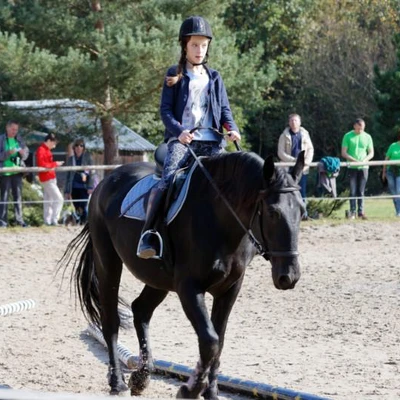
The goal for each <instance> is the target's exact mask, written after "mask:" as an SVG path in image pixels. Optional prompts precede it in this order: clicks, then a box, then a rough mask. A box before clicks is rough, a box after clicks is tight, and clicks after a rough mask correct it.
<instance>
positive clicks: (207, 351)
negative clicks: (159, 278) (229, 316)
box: [177, 281, 219, 399]
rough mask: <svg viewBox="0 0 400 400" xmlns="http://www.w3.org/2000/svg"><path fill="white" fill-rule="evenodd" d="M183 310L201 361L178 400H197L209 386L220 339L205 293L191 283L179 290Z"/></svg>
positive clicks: (183, 283)
mask: <svg viewBox="0 0 400 400" xmlns="http://www.w3.org/2000/svg"><path fill="white" fill-rule="evenodd" d="M177 293H178V296H179V298H180V301H181V304H182V306H183V310H184V311H185V314H186V316H187V317H188V319H189V320H190V322H191V323H192V326H193V328H194V330H195V331H196V334H197V337H198V341H199V350H200V360H199V362H198V363H197V366H196V368H195V371H194V372H193V374H192V376H191V377H190V378H189V380H188V381H187V383H186V384H184V385H182V386H181V387H180V388H179V391H178V394H177V398H181V399H197V398H200V395H201V394H202V393H203V391H204V390H205V389H206V387H207V386H208V374H209V372H210V368H211V366H212V365H213V362H214V358H215V357H216V356H217V355H218V353H219V338H218V334H217V332H216V331H215V329H214V326H213V324H212V322H211V320H210V318H209V316H208V313H207V307H206V304H205V301H204V292H203V291H201V290H199V289H198V288H197V287H196V285H195V284H194V283H193V282H191V281H185V282H181V284H180V285H179V288H178V290H177Z"/></svg>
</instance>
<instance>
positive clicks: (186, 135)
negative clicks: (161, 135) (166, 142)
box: [178, 130, 194, 144]
mask: <svg viewBox="0 0 400 400" xmlns="http://www.w3.org/2000/svg"><path fill="white" fill-rule="evenodd" d="M193 139H194V133H190V131H189V130H185V131H183V132H182V133H181V134H180V135H179V136H178V140H179V141H180V142H181V143H182V144H189V143H190V142H191V141H192V140H193Z"/></svg>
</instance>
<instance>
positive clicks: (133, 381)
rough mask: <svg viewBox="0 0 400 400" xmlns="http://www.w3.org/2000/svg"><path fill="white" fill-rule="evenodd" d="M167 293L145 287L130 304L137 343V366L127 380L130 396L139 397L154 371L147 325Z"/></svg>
mask: <svg viewBox="0 0 400 400" xmlns="http://www.w3.org/2000/svg"><path fill="white" fill-rule="evenodd" d="M167 294H168V291H165V290H158V289H154V288H151V287H149V286H145V287H144V289H143V290H142V293H140V295H139V297H138V298H137V299H135V300H134V301H133V303H132V312H133V322H134V325H135V329H136V335H137V338H138V341H139V365H138V369H137V370H136V371H133V372H132V374H131V377H130V379H129V387H130V389H131V394H132V395H139V394H141V393H142V392H143V390H144V389H145V388H146V387H147V386H148V384H149V381H150V373H151V371H152V370H153V369H154V365H153V356H152V353H151V348H150V341H149V324H150V319H151V317H152V315H153V312H154V310H155V309H156V308H157V307H158V306H159V305H160V304H161V303H162V301H163V300H164V299H165V297H166V296H167Z"/></svg>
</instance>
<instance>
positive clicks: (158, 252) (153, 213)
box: [136, 188, 165, 259]
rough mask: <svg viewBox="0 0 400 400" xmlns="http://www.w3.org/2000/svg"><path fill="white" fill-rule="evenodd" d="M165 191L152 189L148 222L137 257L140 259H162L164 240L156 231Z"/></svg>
mask: <svg viewBox="0 0 400 400" xmlns="http://www.w3.org/2000/svg"><path fill="white" fill-rule="evenodd" d="M164 193H165V191H164V190H160V189H158V188H153V189H151V193H150V196H149V202H148V204H147V210H146V221H145V223H144V226H143V229H142V234H141V236H140V239H139V244H138V248H137V252H136V255H137V256H138V257H140V258H145V259H147V258H160V257H161V256H162V248H163V245H162V238H161V235H160V234H159V233H158V232H157V231H156V230H155V229H154V224H155V222H156V219H157V216H158V213H159V210H160V209H161V208H162V204H163V202H164Z"/></svg>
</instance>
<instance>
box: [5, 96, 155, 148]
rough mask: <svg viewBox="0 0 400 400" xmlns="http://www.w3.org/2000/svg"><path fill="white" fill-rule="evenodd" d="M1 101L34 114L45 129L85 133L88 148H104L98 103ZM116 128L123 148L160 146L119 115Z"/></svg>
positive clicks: (62, 133) (73, 137)
mask: <svg viewBox="0 0 400 400" xmlns="http://www.w3.org/2000/svg"><path fill="white" fill-rule="evenodd" d="M1 104H2V105H5V106H7V107H12V108H15V109H18V110H19V111H20V112H22V113H24V114H31V115H33V116H34V117H35V119H37V122H38V124H40V125H41V126H42V129H43V131H51V132H54V133H56V134H57V135H62V136H67V135H68V136H69V137H70V138H71V140H73V139H75V138H76V137H78V136H84V137H85V145H86V148H88V149H90V150H104V143H103V138H102V134H101V124H100V119H99V117H98V116H97V115H96V113H95V106H94V105H93V104H91V103H89V102H87V101H84V100H70V99H60V100H34V101H5V102H1ZM42 129H37V130H36V131H35V133H36V134H38V133H40V132H37V131H41V130H42ZM113 129H115V131H116V134H117V141H118V149H119V150H123V151H135V152H148V151H154V150H155V149H156V146H154V145H153V144H152V143H150V142H149V141H148V140H146V139H144V138H143V137H141V136H140V135H139V134H137V133H136V132H135V131H133V130H132V129H130V128H128V127H127V126H126V125H123V124H122V123H121V122H120V121H118V120H117V119H116V118H113ZM81 132H84V135H81V134H80V133H81Z"/></svg>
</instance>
